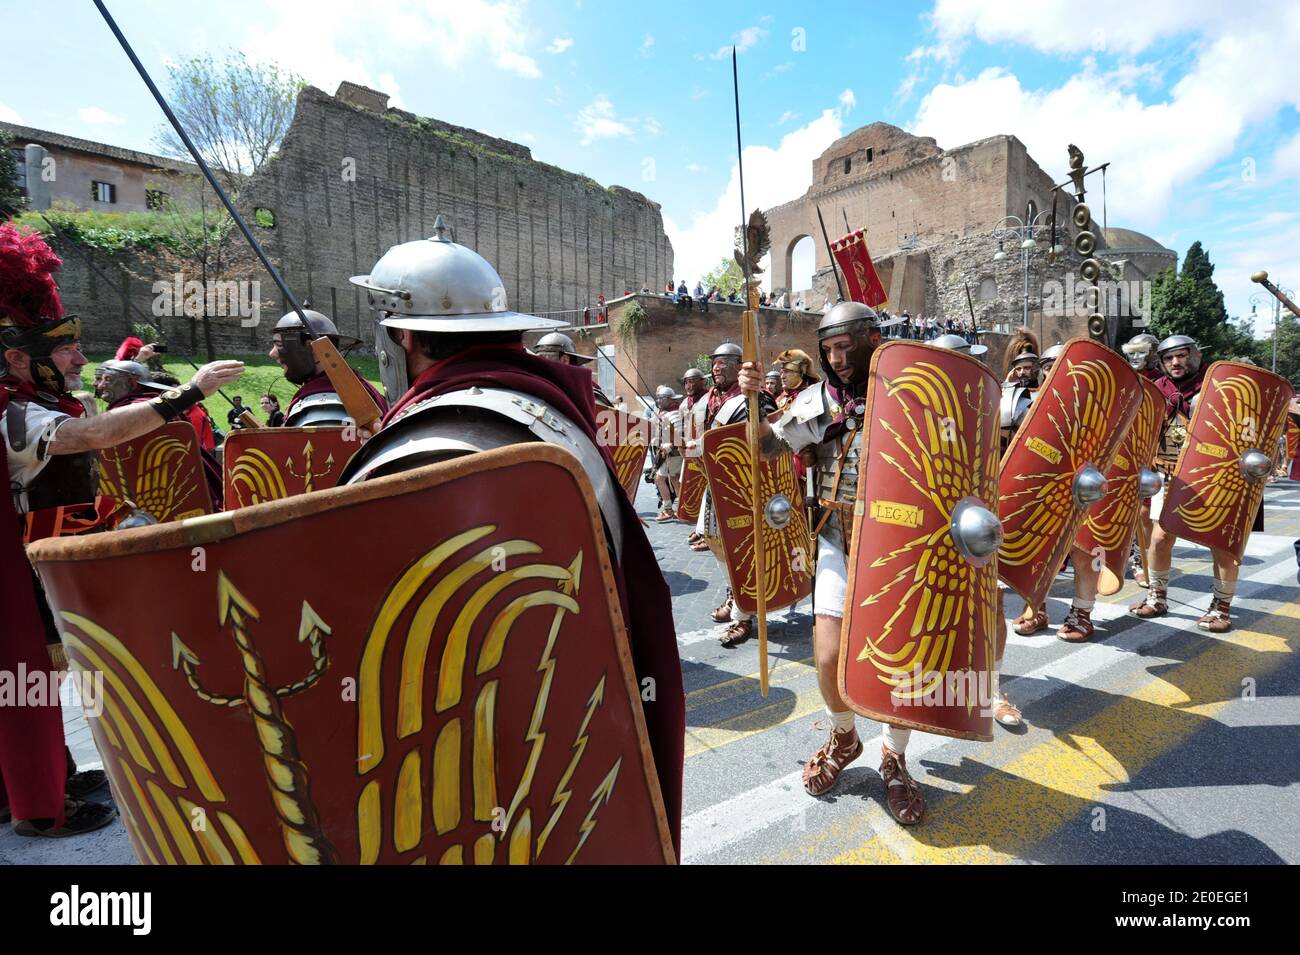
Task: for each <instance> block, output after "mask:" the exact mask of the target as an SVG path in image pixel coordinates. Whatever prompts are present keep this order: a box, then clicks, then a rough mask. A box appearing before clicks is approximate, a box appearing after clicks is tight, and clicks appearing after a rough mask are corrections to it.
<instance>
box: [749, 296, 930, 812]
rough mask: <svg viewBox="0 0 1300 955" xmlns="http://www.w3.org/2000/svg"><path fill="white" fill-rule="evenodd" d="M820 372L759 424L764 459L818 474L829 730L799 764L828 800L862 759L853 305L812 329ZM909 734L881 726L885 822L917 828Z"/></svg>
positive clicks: (816, 632)
mask: <svg viewBox="0 0 1300 955" xmlns="http://www.w3.org/2000/svg"><path fill="white" fill-rule="evenodd" d="M817 338H818V341H819V344H820V356H821V368H822V372H823V373H824V374H825V379H824V380H823V381H822V382H820V383H819V384H817V385H815V386H813V387H811V388H807V389H805V390H804V391H803V392H802V393H801V394H800V395H799V397H798V398H797V399H796V400H795V401H794V402H793V403H792V404H791V405H790V406H789V407H787V408H786V409H785V412H784V414H782V416H781V417H780V418H779V419H777V421H776V422H774V423H772V424H768V423H767V422H763V423H762V424H761V425H760V429H759V430H760V440H761V442H762V451H763V454H764V455H765V456H768V457H771V456H774V455H776V454H788V453H790V452H792V451H793V452H795V453H796V454H799V455H800V456H801V457H803V459H804V463H805V464H806V465H809V466H814V465H815V466H816V468H817V472H816V478H815V480H816V483H817V498H818V501H817V503H818V505H819V509H820V516H819V518H818V521H817V524H816V525H815V527H814V530H815V532H816V535H817V573H816V578H815V581H814V585H813V613H814V615H815V617H816V622H815V624H814V629H813V650H814V654H815V656H816V660H817V677H818V679H817V684H818V688H819V689H820V690H821V694H822V699H823V701H824V702H825V705H826V713H827V717H828V718H829V720H830V723H831V734H830V739H829V740H827V741H826V743H825V744H824V745H823V746H822V747H821V748H820V749H818V750H817V752H816V753H814V754H813V755H812V757H811V758H810V759H809V760H808V761H807V762H806V763H805V764H804V769H803V784H804V788H805V789H806V790H807V791H808V793H809V794H810V795H813V796H820V795H822V794H823V793H826V792H828V791H829V790H830V789H831V788H832V787H833V786H834V785H835V783H836V781H837V780H838V779H839V777H840V774H841V773H842V772H843V771H844V768H845V767H846V766H848V765H849V763H851V762H853V761H854V760H855V759H857V758H858V757H859V756H860V755H862V748H863V747H862V740H861V739H860V738H859V737H858V731H857V728H856V722H855V717H854V714H853V711H852V710H851V709H850V708H849V706H848V704H847V703H846V702H845V701H844V699H843V698H842V697H841V695H840V691H839V685H838V670H839V663H840V661H839V652H840V629H841V622H842V619H843V616H844V604H845V595H846V593H847V588H848V563H847V557H848V553H849V541H850V536H851V533H852V527H853V507H854V501H855V500H856V498H857V482H858V471H859V465H860V460H859V457H860V442H859V441H858V440H857V437H858V431H859V430H860V429H861V428H862V426H863V423H864V420H865V415H866V396H867V385H868V383H869V381H870V368H871V356H872V353H873V352H874V350H875V349H876V347H877V346H878V345H879V344H880V330H879V328H877V326H876V313H875V312H874V311H872V309H870V308H869V307H867V306H866V305H863V304H861V303H859V302H840V303H839V304H837V305H835V306H834V307H832V308H831V309H830V310H829V311H828V312H826V314H825V315H823V316H822V318H821V321H820V322H819V323H818V327H817ZM741 384H742V387H743V388H744V389H745V391H746V392H754V391H758V390H759V386H760V384H761V379H760V378H759V375H758V373H757V371H755V370H754V369H752V368H751V367H750V366H746V367H745V369H744V370H743V371H742V373H741ZM910 736H911V730H908V729H903V728H901V727H896V726H893V725H890V724H886V725H885V727H884V738H885V744H884V747H883V748H882V750H881V754H880V755H881V760H880V774H881V776H882V778H883V779H884V781H885V787H886V795H887V800H886V801H887V804H888V806H889V811H890V814H891V815H893V817H894V818H895V819H896V820H897V821H898V822H900V823H902V824H904V825H912V824H915V823H918V822H920V821H921V819H922V817H923V816H924V815H925V795H924V794H923V793H922V791H921V787H920V786H919V785H918V784H917V782H916V780H914V779H913V778H912V776H911V774H910V773H908V770H907V760H906V756H905V753H906V751H907V743H908V739H909V738H910Z"/></svg>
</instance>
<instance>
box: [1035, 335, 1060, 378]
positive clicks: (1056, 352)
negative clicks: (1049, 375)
mask: <svg viewBox="0 0 1300 955" xmlns="http://www.w3.org/2000/svg"><path fill="white" fill-rule="evenodd" d="M1063 351H1065V346H1064V345H1062V344H1060V343H1059V342H1058V343H1057V344H1055V345H1053V346H1052V347H1051V348H1048V349H1047V350H1046V351H1044V352H1043V354H1042V355H1041V356H1039V358H1038V369H1039V371H1042V372H1046V371H1047V369H1049V368H1051V367H1052V362H1054V361H1056V359H1058V358H1060V357H1061V352H1063Z"/></svg>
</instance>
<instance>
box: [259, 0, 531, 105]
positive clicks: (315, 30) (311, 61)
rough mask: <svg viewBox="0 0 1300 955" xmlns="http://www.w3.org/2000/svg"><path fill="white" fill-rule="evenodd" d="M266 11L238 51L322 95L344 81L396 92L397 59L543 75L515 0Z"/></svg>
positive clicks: (395, 1)
mask: <svg viewBox="0 0 1300 955" xmlns="http://www.w3.org/2000/svg"><path fill="white" fill-rule="evenodd" d="M265 6H266V7H267V12H266V14H265V15H264V16H263V17H262V18H261V22H259V23H256V24H254V25H253V26H251V27H249V29H248V32H247V34H246V36H245V38H244V41H243V43H242V48H243V49H244V51H245V52H247V53H248V55H249V56H250V57H251V58H253V59H257V60H263V61H272V62H276V63H279V64H280V65H282V66H284V67H286V68H288V69H291V70H293V71H294V72H296V73H299V74H300V75H302V76H303V77H304V78H306V80H307V81H308V82H309V83H311V84H313V85H314V86H318V87H320V88H321V89H323V90H325V91H326V92H329V93H332V92H333V91H334V90H335V88H336V87H337V86H338V84H339V82H341V81H342V80H351V81H352V82H354V83H361V84H362V85H365V86H371V87H374V88H377V89H382V90H383V91H384V92H385V93H389V94H390V95H392V94H396V93H397V92H398V90H397V89H396V83H395V81H393V79H392V77H393V74H392V73H391V72H386V70H391V69H392V67H393V64H395V63H396V62H398V61H401V60H403V59H410V60H415V61H425V62H432V63H434V64H436V65H437V66H439V67H442V68H445V69H450V70H459V69H461V68H462V67H464V66H465V65H466V64H467V63H469V62H482V61H486V62H489V63H491V64H493V65H494V66H495V67H496V68H497V69H499V70H502V71H504V72H507V73H512V74H515V75H516V76H521V77H524V78H525V79H536V78H538V77H540V76H541V75H542V71H541V69H540V68H539V67H538V65H537V61H536V60H535V59H533V57H531V56H529V55H528V54H527V52H526V41H527V39H528V36H529V30H528V28H527V24H526V23H525V21H524V3H523V2H522V0H456V2H454V3H451V2H443V3H432V4H431V3H427V2H422V0H385V2H384V3H374V2H373V0H266V2H265ZM430 51H436V53H431V52H430ZM385 82H387V83H388V85H383V84H384V83H385ZM394 105H397V104H396V103H394Z"/></svg>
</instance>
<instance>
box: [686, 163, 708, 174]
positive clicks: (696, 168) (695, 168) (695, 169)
mask: <svg viewBox="0 0 1300 955" xmlns="http://www.w3.org/2000/svg"><path fill="white" fill-rule="evenodd" d="M686 171H687V172H692V173H700V172H707V171H708V167H707V166H701V165H700V164H699V163H697V162H688V163H687V164H686Z"/></svg>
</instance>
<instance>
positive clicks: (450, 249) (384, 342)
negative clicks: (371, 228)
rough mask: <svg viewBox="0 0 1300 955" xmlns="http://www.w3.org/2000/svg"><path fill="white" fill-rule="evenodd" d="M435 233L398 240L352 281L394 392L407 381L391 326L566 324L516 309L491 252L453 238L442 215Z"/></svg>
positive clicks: (454, 328)
mask: <svg viewBox="0 0 1300 955" xmlns="http://www.w3.org/2000/svg"><path fill="white" fill-rule="evenodd" d="M433 232H434V234H433V235H432V236H430V237H429V238H427V239H416V240H415V241H413V242H403V243H401V244H400V245H395V246H393V247H392V248H391V249H389V250H388V251H387V252H385V253H384V254H383V256H382V257H381V258H380V259H379V261H378V262H376V263H375V266H374V268H372V269H371V270H370V274H369V275H354V276H352V278H351V279H349V281H350V282H351V283H352V284H353V285H356V286H358V287H360V288H363V289H365V290H366V292H367V296H366V297H367V300H368V301H369V303H370V306H371V308H373V309H374V310H375V311H376V313H377V315H378V321H377V325H376V333H375V343H376V352H377V353H378V356H379V374H380V377H381V378H382V379H383V382H384V387H385V388H386V389H387V391H388V394H389V397H390V398H396V397H398V396H399V395H401V394H403V393H404V392H405V391H406V388H407V374H406V354H405V352H404V351H403V350H402V348H401V346H400V345H399V344H397V342H396V341H394V340H393V338H392V337H391V336H390V335H389V330H391V329H403V328H404V329H410V330H413V331H423V332H447V333H456V332H507V331H521V332H522V331H529V330H534V329H539V328H548V329H550V328H559V327H562V326H563V325H564V324H565V323H564V322H562V321H560V320H558V319H553V318H541V317H539V316H537V315H526V314H524V313H522V312H512V311H510V309H509V307H508V306H507V302H506V287H505V283H504V282H502V281H501V276H500V275H499V274H497V270H496V269H494V268H493V267H492V266H491V264H490V263H489V262H488V261H487V259H485V258H483V256H481V255H479V254H478V253H477V252H475V251H474V250H473V249H469V248H466V247H465V246H463V245H459V244H458V243H456V242H453V241H452V240H451V239H450V237H449V236H448V229H447V224H446V222H445V221H444V220H443V218H442V216H438V218H437V219H436V220H435V221H434V225H433Z"/></svg>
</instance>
